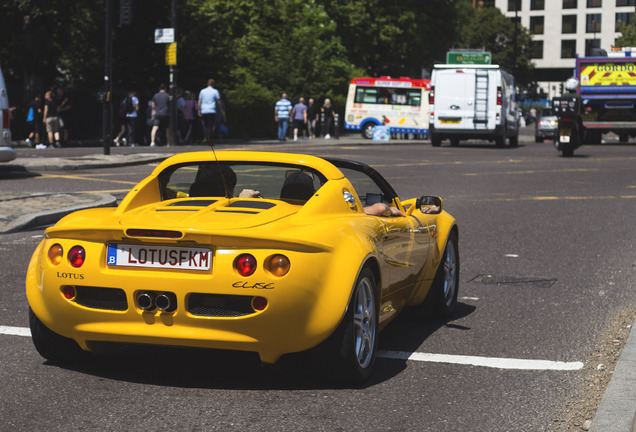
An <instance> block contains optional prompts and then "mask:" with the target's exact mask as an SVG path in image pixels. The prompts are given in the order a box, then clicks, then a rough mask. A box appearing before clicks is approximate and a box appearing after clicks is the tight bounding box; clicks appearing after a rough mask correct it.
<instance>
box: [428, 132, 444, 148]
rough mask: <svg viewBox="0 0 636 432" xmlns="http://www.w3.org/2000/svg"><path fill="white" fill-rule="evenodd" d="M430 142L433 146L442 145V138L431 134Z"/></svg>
mask: <svg viewBox="0 0 636 432" xmlns="http://www.w3.org/2000/svg"><path fill="white" fill-rule="evenodd" d="M431 144H433V147H439V146H441V145H442V139H441V138H440V137H438V136H437V135H431Z"/></svg>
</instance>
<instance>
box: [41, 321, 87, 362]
mask: <svg viewBox="0 0 636 432" xmlns="http://www.w3.org/2000/svg"><path fill="white" fill-rule="evenodd" d="M29 327H30V328H31V336H32V339H33V345H35V349H36V350H37V351H38V353H40V355H41V356H42V357H44V358H45V359H47V360H51V361H53V362H69V361H78V360H81V359H82V358H84V357H88V353H87V352H86V351H83V350H82V349H81V348H80V347H79V345H77V343H76V342H75V341H74V340H73V339H69V338H66V337H64V336H61V335H59V334H57V333H55V332H54V331H52V330H51V329H49V328H48V327H47V326H45V325H44V324H43V323H42V321H40V320H39V318H38V317H37V316H36V315H35V313H33V310H31V308H29Z"/></svg>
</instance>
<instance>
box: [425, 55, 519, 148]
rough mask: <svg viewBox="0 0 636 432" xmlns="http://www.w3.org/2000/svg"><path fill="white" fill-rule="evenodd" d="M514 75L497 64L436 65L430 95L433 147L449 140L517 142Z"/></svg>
mask: <svg viewBox="0 0 636 432" xmlns="http://www.w3.org/2000/svg"><path fill="white" fill-rule="evenodd" d="M515 93H516V86H515V79H514V77H513V76H512V75H511V74H509V73H508V72H506V71H504V70H502V69H500V68H499V66H497V65H450V64H445V65H435V68H434V69H433V74H432V76H431V93H430V95H429V107H430V117H429V122H430V125H429V135H430V137H431V143H432V144H433V146H435V147H438V146H440V145H441V143H442V140H444V139H447V138H448V139H450V142H451V145H458V144H459V140H466V139H487V140H489V141H494V142H495V145H496V146H497V147H503V146H504V144H505V141H506V138H508V140H509V142H510V145H511V146H516V145H517V144H518V143H519V123H518V114H517V101H516V97H515Z"/></svg>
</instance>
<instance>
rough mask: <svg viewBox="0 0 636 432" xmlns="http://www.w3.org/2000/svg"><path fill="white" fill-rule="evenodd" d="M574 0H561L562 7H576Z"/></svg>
mask: <svg viewBox="0 0 636 432" xmlns="http://www.w3.org/2000/svg"><path fill="white" fill-rule="evenodd" d="M576 3H577V2H576V0H563V9H576V7H577V4H576Z"/></svg>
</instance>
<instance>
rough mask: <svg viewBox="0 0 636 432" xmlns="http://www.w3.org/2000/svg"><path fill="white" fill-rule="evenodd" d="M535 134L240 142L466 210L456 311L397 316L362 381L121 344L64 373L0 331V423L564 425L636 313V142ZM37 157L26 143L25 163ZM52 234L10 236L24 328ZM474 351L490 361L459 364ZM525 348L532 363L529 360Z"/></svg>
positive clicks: (115, 177)
mask: <svg viewBox="0 0 636 432" xmlns="http://www.w3.org/2000/svg"><path fill="white" fill-rule="evenodd" d="M533 138H534V137H533V136H531V135H529V134H527V133H526V134H525V135H524V136H522V139H521V145H520V146H519V147H516V148H510V147H506V148H504V149H497V148H495V147H494V145H491V144H488V143H484V142H470V143H462V145H460V146H459V147H450V146H448V144H445V145H444V146H442V147H440V148H433V147H431V145H430V142H429V141H408V142H403V143H399V144H394V143H392V144H390V145H373V146H369V145H357V143H355V142H351V143H350V144H343V143H335V142H334V141H331V142H327V141H320V142H314V143H305V142H304V143H299V144H293V143H290V144H285V145H249V146H243V147H242V148H246V149H247V148H249V149H254V150H267V151H274V150H283V151H292V152H307V153H311V154H317V155H329V156H338V157H348V158H352V159H358V160H361V161H364V162H366V163H369V164H370V165H372V166H374V167H376V168H377V169H378V170H379V171H380V172H381V173H383V174H384V176H385V177H386V178H387V179H389V181H390V182H391V183H392V184H393V185H394V186H395V188H396V190H397V192H398V194H399V195H400V196H401V197H403V198H411V197H414V196H420V195H425V194H426V195H440V196H442V197H443V199H444V208H445V209H446V210H448V211H449V212H450V213H451V214H453V215H454V216H455V217H456V218H457V220H458V221H459V225H460V257H461V275H460V281H461V283H460V294H459V299H460V300H459V301H460V307H459V310H458V314H457V316H455V317H454V319H452V320H451V321H448V322H432V321H428V320H426V319H424V317H421V316H417V315H416V314H407V315H404V316H402V317H400V318H398V320H396V321H395V322H394V323H392V324H391V325H390V326H389V327H388V328H387V329H386V330H385V331H384V332H383V333H382V334H381V335H380V337H381V350H382V351H383V356H382V358H380V359H379V360H378V363H377V366H376V372H375V374H374V376H373V377H372V379H371V381H370V382H369V383H368V384H367V385H365V386H363V387H361V388H355V389H350V388H334V387H330V386H328V385H326V384H324V383H322V382H320V380H318V379H316V378H315V377H314V376H313V375H312V374H311V373H309V371H307V370H306V367H305V364H306V363H305V361H304V358H303V356H302V355H298V356H290V357H289V358H285V359H283V360H282V361H281V362H280V363H279V364H277V365H275V366H274V367H271V368H264V369H263V368H261V367H260V365H259V363H258V361H257V359H256V358H255V357H254V356H253V355H250V354H244V353H226V352H216V351H201V350H192V349H184V350H180V349H161V348H146V347H124V348H121V347H118V348H116V349H112V350H107V351H105V352H103V353H101V354H100V355H99V356H98V357H97V361H95V362H94V363H91V364H88V365H82V366H73V367H61V366H58V365H53V364H49V363H47V362H45V361H44V360H43V359H42V358H41V357H40V356H39V355H38V354H37V352H36V351H35V349H34V348H33V346H32V343H31V340H30V338H29V337H27V336H19V335H16V336H14V335H0V364H1V365H2V367H1V368H0V430H3V431H4V430H47V431H53V430H69V429H74V430H130V429H133V428H140V427H143V428H145V429H149V430H164V429H166V430H168V429H175V428H180V429H182V430H223V431H225V430H230V431H234V430H236V431H243V430H261V431H274V430H276V431H280V430H284V431H288V430H289V431H304V430H306V431H340V430H341V431H362V430H372V431H388V430H395V431H405V430H413V431H541V430H566V428H565V427H564V426H563V425H562V424H560V423H559V422H558V420H559V419H560V418H561V417H560V416H561V414H560V413H561V411H562V408H563V406H564V404H565V403H567V402H568V401H571V399H572V398H573V397H575V396H574V395H576V394H578V393H577V392H578V391H580V390H581V387H582V386H584V385H586V383H585V370H586V369H589V368H590V367H591V368H594V367H596V366H597V365H596V363H595V362H598V359H596V358H595V357H594V353H595V352H596V350H597V349H598V347H599V346H601V345H602V343H603V342H604V338H606V337H607V334H608V331H609V330H610V329H611V328H612V325H613V323H614V322H615V320H616V317H617V316H619V315H620V314H621V313H625V311H633V310H634V308H636V289H635V286H636V284H635V282H636V275H635V273H634V265H635V263H636V250H635V246H634V238H635V234H636V227H635V226H634V224H632V223H631V220H632V218H633V214H634V208H636V206H635V204H636V176H635V175H634V169H633V166H634V161H635V160H636V145H635V144H633V143H631V144H628V145H624V144H623V145H619V144H618V143H616V142H609V143H605V144H602V145H593V146H584V147H581V148H580V149H578V150H577V151H576V152H575V155H574V157H572V158H563V157H561V156H560V154H559V153H557V152H556V150H554V148H553V147H552V146H551V144H549V143H547V142H546V143H544V144H537V143H534V140H533ZM360 142H362V140H360ZM223 147H224V146H219V149H221V148H223ZM198 149H202V148H196V147H188V148H178V150H179V151H191V150H198ZM132 150H134V149H127V151H132ZM144 150H145V151H148V149H147V148H145V149H144ZM166 150H167V149H163V151H166ZM51 151H52V152H56V151H57V152H68V153H69V154H77V155H79V154H90V152H99V151H100V149H60V150H51ZM118 151H119V150H118ZM34 152H35V150H30V149H18V153H19V157H28V156H30V155H35V153H34ZM153 167H154V166H153V165H141V166H130V167H121V168H109V169H108V170H100V169H91V170H81V171H74V172H57V171H54V172H46V173H43V174H42V175H38V176H32V175H30V174H28V173H20V172H16V173H10V174H7V173H5V174H3V175H1V176H0V182H1V183H2V190H3V191H7V192H44V191H57V192H59V191H64V192H71V191H82V192H94V191H100V192H103V191H107V192H109V193H112V194H113V195H115V196H117V197H119V198H121V197H123V195H124V194H125V192H126V191H127V190H128V189H130V188H131V187H132V185H134V184H135V183H136V182H137V181H138V180H140V179H141V178H143V177H144V176H145V175H146V174H147V173H149V172H150V171H151V170H152V169H153ZM42 236H43V229H42V228H37V229H29V230H27V231H22V232H18V233H13V234H5V235H0V272H1V274H2V275H3V283H2V284H1V285H0V293H2V301H0V309H1V311H2V316H1V317H0V326H12V327H18V328H26V327H28V319H27V303H26V297H25V294H24V277H25V272H26V267H27V264H28V260H29V257H30V254H31V252H32V251H33V249H34V248H35V247H36V245H37V243H38V242H39V241H40V239H41V238H42ZM389 351H397V352H399V353H407V354H408V353H420V356H419V357H417V358H415V359H413V360H403V359H394V358H389V357H391V356H390V355H389ZM428 354H439V355H443V356H439V357H431V356H427V355H428ZM464 356H474V357H477V358H478V359H480V361H482V363H483V365H481V366H474V365H465V364H461V363H462V360H463V359H465V357H464ZM432 359H438V360H440V359H441V360H442V362H441V363H437V362H433V361H431V360H432ZM514 359H525V360H532V361H537V362H531V365H532V366H533V367H534V368H533V369H530V370H523V369H518V368H517V365H518V363H516V362H514V361H513V360H514ZM564 365H565V367H563V366H564ZM580 365H585V368H584V369H581V368H580ZM567 368H571V369H572V370H563V369H567ZM582 420H585V418H583V419H582ZM581 423H582V422H581ZM572 430H578V429H572Z"/></svg>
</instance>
